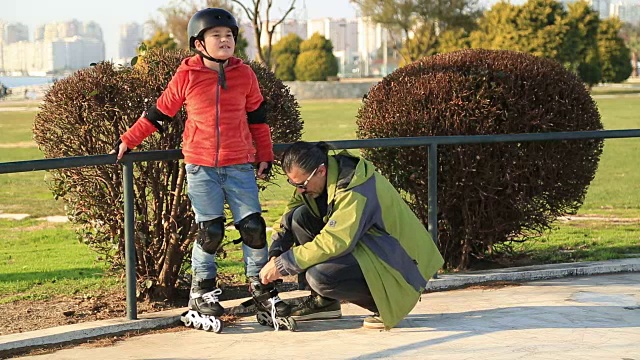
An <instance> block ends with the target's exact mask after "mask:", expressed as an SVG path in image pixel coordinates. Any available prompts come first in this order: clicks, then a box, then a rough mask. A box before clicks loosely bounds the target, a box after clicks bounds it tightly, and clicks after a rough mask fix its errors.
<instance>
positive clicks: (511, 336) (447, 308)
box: [29, 272, 640, 360]
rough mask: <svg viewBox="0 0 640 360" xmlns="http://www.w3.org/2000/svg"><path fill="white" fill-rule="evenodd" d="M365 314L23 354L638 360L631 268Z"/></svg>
mask: <svg viewBox="0 0 640 360" xmlns="http://www.w3.org/2000/svg"><path fill="white" fill-rule="evenodd" d="M364 315H366V312H365V311H364V310H362V309H361V308H359V307H357V306H354V305H348V304H345V305H343V317H342V319H339V320H327V321H314V322H300V323H299V330H298V331H297V332H288V331H279V332H274V331H271V330H270V329H269V328H265V327H262V326H260V325H258V324H257V323H256V322H255V320H254V319H253V318H243V319H241V321H240V322H239V323H238V324H236V325H235V326H229V327H227V328H225V329H224V331H223V332H222V333H221V334H214V333H207V332H204V331H197V330H188V331H183V332H177V333H161V334H153V335H143V336H137V337H132V338H129V339H127V340H124V341H122V342H119V343H116V344H115V345H114V346H110V347H104V348H95V347H88V346H85V345H80V346H77V347H75V348H71V349H66V350H61V351H57V352H55V353H52V354H47V355H40V356H34V357H29V359H92V360H101V359H105V360H106V359H108V360H113V359H158V360H160V359H163V360H164V359H278V360H280V359H323V360H325V359H374V358H384V359H387V358H391V359H404V358H406V359H425V358H428V359H492V360H498V359H627V360H630V359H635V360H638V359H640V273H637V272H633V273H620V274H612V275H599V276H584V277H569V278H563V279H556V280H541V281H534V282H528V283H523V284H521V285H509V286H503V287H487V286H475V287H471V288H468V289H464V290H454V291H443V292H436V293H430V294H425V295H423V296H422V301H421V302H419V303H418V305H417V306H416V308H415V309H414V310H413V311H412V313H411V314H410V315H409V316H408V317H407V318H406V319H405V320H404V321H403V322H402V323H401V324H400V325H399V326H398V327H397V328H394V329H392V330H391V331H373V330H366V329H363V328H362V327H361V325H362V319H363V316H364Z"/></svg>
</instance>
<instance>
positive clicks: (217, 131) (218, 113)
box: [215, 64, 222, 167]
mask: <svg viewBox="0 0 640 360" xmlns="http://www.w3.org/2000/svg"><path fill="white" fill-rule="evenodd" d="M220 66H222V64H220ZM219 157H220V73H218V84H217V85H216V161H215V167H218V158H219Z"/></svg>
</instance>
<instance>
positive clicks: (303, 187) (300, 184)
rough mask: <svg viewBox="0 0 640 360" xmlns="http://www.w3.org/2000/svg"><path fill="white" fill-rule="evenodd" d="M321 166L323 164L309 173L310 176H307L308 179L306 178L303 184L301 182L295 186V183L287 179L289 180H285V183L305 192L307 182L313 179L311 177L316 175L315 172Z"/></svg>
mask: <svg viewBox="0 0 640 360" xmlns="http://www.w3.org/2000/svg"><path fill="white" fill-rule="evenodd" d="M322 165H324V163H322V164H320V165H318V167H317V168H316V169H315V170H313V171H312V172H311V175H309V177H308V178H307V180H305V181H304V182H302V183H299V184H296V183H294V182H293V181H291V179H289V178H287V182H289V184H291V185H293V186H295V187H297V188H298V189H300V190H307V185H308V184H309V180H311V178H312V177H313V175H315V174H316V171H318V169H320V166H322Z"/></svg>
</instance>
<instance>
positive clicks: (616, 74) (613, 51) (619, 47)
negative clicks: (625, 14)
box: [598, 18, 632, 83]
mask: <svg viewBox="0 0 640 360" xmlns="http://www.w3.org/2000/svg"><path fill="white" fill-rule="evenodd" d="M621 25H622V24H621V23H620V20H618V19H617V18H609V19H606V20H602V21H600V28H599V31H598V49H599V51H600V58H601V59H602V81H603V82H612V83H618V82H622V81H624V80H627V79H628V78H629V75H631V70H632V68H631V54H630V51H629V48H628V47H626V46H625V44H624V40H623V39H622V38H621V37H620V35H619V33H620V28H621Z"/></svg>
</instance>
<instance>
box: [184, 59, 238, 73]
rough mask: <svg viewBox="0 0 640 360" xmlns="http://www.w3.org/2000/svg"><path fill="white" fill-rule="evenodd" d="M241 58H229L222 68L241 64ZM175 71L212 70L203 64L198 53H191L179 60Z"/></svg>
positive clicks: (227, 69) (226, 68)
mask: <svg viewBox="0 0 640 360" xmlns="http://www.w3.org/2000/svg"><path fill="white" fill-rule="evenodd" d="M242 64H243V62H242V60H240V59H238V58H237V57H235V56H232V57H230V58H229V64H228V65H227V66H226V67H225V68H224V70H225V71H229V70H230V69H232V68H234V67H236V66H239V65H242ZM177 71H212V70H211V69H209V68H208V67H206V66H205V65H204V61H203V60H202V57H201V56H200V55H193V56H190V57H188V58H185V59H183V60H182V62H180V66H179V67H178V70H177Z"/></svg>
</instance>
